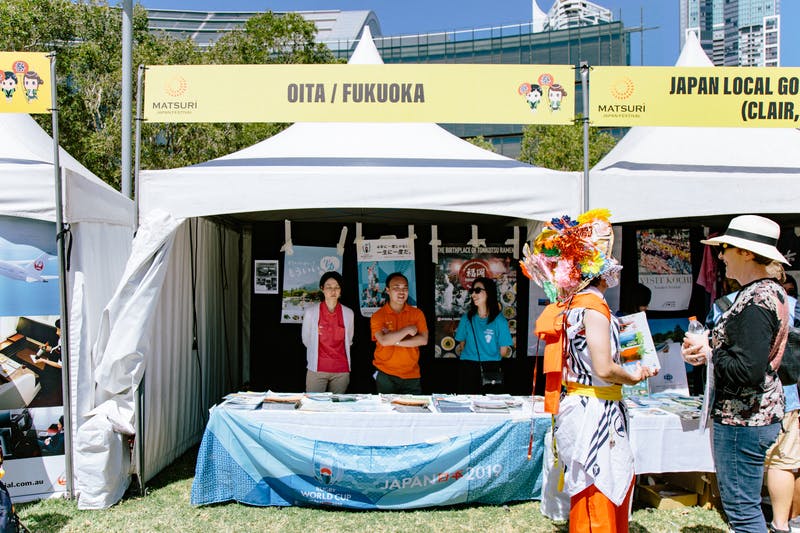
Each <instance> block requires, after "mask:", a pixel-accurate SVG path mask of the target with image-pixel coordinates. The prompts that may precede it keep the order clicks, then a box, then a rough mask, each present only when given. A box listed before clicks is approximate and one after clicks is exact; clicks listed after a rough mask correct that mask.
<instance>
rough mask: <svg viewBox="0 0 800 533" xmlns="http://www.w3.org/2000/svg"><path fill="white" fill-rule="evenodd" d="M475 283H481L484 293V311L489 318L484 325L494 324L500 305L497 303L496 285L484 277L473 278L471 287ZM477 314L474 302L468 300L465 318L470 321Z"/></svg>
mask: <svg viewBox="0 0 800 533" xmlns="http://www.w3.org/2000/svg"><path fill="white" fill-rule="evenodd" d="M476 283H481V284H482V285H483V289H484V290H485V291H486V309H487V310H488V311H489V317H488V318H487V320H486V323H487V324H491V323H492V322H494V319H495V318H497V315H499V314H500V304H499V303H498V301H497V285H496V284H495V282H494V280H492V279H489V278H484V277H480V278H475V281H473V282H472V286H473V287H474V286H475V284H476ZM477 312H478V306H476V305H475V302H474V301H473V300H472V298H470V299H469V310H468V311H467V317H468V318H469V319H470V320H472V317H474V316H475V315H476V314H477Z"/></svg>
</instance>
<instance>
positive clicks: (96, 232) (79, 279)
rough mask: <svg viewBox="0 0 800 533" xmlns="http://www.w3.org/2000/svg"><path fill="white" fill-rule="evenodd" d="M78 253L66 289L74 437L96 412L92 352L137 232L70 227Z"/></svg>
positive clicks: (87, 225)
mask: <svg viewBox="0 0 800 533" xmlns="http://www.w3.org/2000/svg"><path fill="white" fill-rule="evenodd" d="M70 231H71V232H72V239H73V247H72V253H71V254H70V257H69V262H70V269H69V271H68V272H67V276H68V280H67V289H68V302H69V303H68V305H69V326H70V337H69V347H70V350H69V352H70V390H71V391H72V394H71V403H72V405H71V408H72V413H73V420H72V436H73V439H74V438H75V435H76V432H77V430H78V428H79V427H80V425H81V424H82V423H83V422H84V415H86V413H88V412H89V411H90V410H91V409H93V408H94V402H93V398H94V371H93V362H92V359H93V357H92V348H93V345H94V341H95V339H96V337H97V334H98V331H99V327H100V324H99V322H100V317H101V316H102V314H103V309H104V308H105V306H106V304H107V303H108V301H109V300H110V299H111V297H112V296H113V294H114V289H115V288H116V286H117V284H118V283H119V280H120V278H121V277H122V273H123V272H124V270H125V264H126V263H127V261H128V256H129V254H130V243H131V240H132V238H133V230H132V227H129V226H112V225H108V224H98V223H94V222H78V223H75V224H71V226H70Z"/></svg>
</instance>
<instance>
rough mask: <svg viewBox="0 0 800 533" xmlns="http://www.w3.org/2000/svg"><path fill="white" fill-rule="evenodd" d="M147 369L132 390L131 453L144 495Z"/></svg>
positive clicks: (141, 491) (142, 494) (141, 492)
mask: <svg viewBox="0 0 800 533" xmlns="http://www.w3.org/2000/svg"><path fill="white" fill-rule="evenodd" d="M146 377H147V371H145V372H144V373H142V380H141V381H140V382H139V385H138V386H137V387H136V388H135V389H134V392H133V416H134V418H133V423H134V426H133V427H134V430H135V431H136V435H135V436H134V438H133V453H134V456H135V457H136V479H137V481H138V483H139V494H140V495H141V496H144V495H145V487H144V409H143V407H144V387H145V378H146Z"/></svg>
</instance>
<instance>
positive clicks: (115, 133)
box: [0, 0, 336, 188]
mask: <svg viewBox="0 0 800 533" xmlns="http://www.w3.org/2000/svg"><path fill="white" fill-rule="evenodd" d="M315 33H316V28H315V26H314V24H313V23H312V22H308V21H306V20H305V19H303V18H302V17H301V16H300V15H297V14H286V15H276V14H274V13H272V12H267V13H263V14H260V15H257V16H255V17H253V18H251V19H250V20H248V21H247V23H246V25H245V27H244V30H243V31H233V32H230V33H228V34H226V35H225V36H223V37H222V38H221V39H220V40H219V41H218V42H217V43H215V44H214V45H212V46H210V47H208V48H207V49H203V50H201V49H199V48H198V47H197V46H196V45H195V44H194V43H193V42H192V41H191V40H188V39H187V40H177V39H174V38H172V37H169V36H167V35H165V34H163V33H162V34H157V33H153V32H150V31H149V30H148V21H147V12H146V11H145V9H144V8H143V7H141V6H140V5H136V7H135V9H134V17H133V41H134V42H133V69H134V72H133V80H134V91H135V85H136V70H137V68H138V65H183V64H263V63H331V62H334V61H336V60H335V58H334V56H333V54H331V52H330V51H329V50H328V49H327V48H326V47H325V46H324V45H321V44H319V43H316V42H315V41H314V36H315ZM0 50H3V51H27V52H51V51H54V52H56V76H57V77H58V85H57V91H58V109H59V136H60V141H61V146H62V147H64V148H65V149H66V150H67V151H68V152H69V153H70V154H72V155H73V156H74V157H75V158H76V159H78V160H79V161H81V162H82V163H83V164H84V165H86V166H87V167H88V168H89V169H90V170H92V171H93V172H95V173H96V174H97V175H98V176H100V177H101V178H103V179H104V180H106V181H107V182H108V183H110V184H111V185H112V186H114V187H116V188H119V181H120V172H121V170H120V169H121V151H122V144H121V143H122V138H121V133H122V109H121V107H122V87H121V84H122V11H121V10H120V9H118V8H115V7H111V6H109V5H108V3H107V2H106V1H105V0H77V1H72V0H2V1H0ZM145 79H146V78H145ZM133 98H135V95H134V96H133ZM134 116H135V110H134ZM35 118H36V119H37V121H38V122H39V123H40V124H41V125H42V126H43V127H44V128H45V129H46V130H47V131H50V130H51V126H50V117H49V116H46V115H37V116H35ZM285 127H286V124H260V123H257V124H256V123H254V124H147V123H145V124H143V126H142V145H141V148H142V152H141V167H142V168H143V169H147V168H173V167H179V166H185V165H190V164H195V163H199V162H202V161H206V160H208V159H213V158H215V157H219V156H222V155H224V154H226V153H229V152H231V151H235V150H239V149H241V148H244V147H246V146H249V145H252V144H254V143H256V142H258V141H261V140H263V139H265V138H267V137H269V136H271V135H274V134H275V133H277V132H279V131H281V130H282V129H283V128H285ZM131 129H132V130H133V125H131ZM131 152H133V149H131Z"/></svg>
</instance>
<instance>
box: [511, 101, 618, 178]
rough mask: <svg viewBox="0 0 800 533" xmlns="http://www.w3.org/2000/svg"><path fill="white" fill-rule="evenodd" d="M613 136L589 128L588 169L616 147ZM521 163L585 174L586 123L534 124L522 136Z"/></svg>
mask: <svg viewBox="0 0 800 533" xmlns="http://www.w3.org/2000/svg"><path fill="white" fill-rule="evenodd" d="M616 142H617V141H616V139H614V137H613V136H611V134H609V133H607V132H604V131H600V130H599V129H598V128H592V127H590V128H589V167H593V166H594V165H595V164H596V163H597V162H598V161H600V160H601V159H602V158H603V156H604V155H606V154H607V153H608V152H609V151H611V149H612V148H613V147H614V145H615V144H616ZM519 160H520V161H523V162H525V163H530V164H532V165H536V166H539V167H545V168H551V169H553V170H564V171H575V170H583V121H582V119H581V116H580V115H578V118H577V119H576V120H575V123H574V124H571V125H568V126H550V125H539V124H532V125H530V126H526V127H525V128H524V129H523V132H522V146H521V150H520V155H519Z"/></svg>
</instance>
